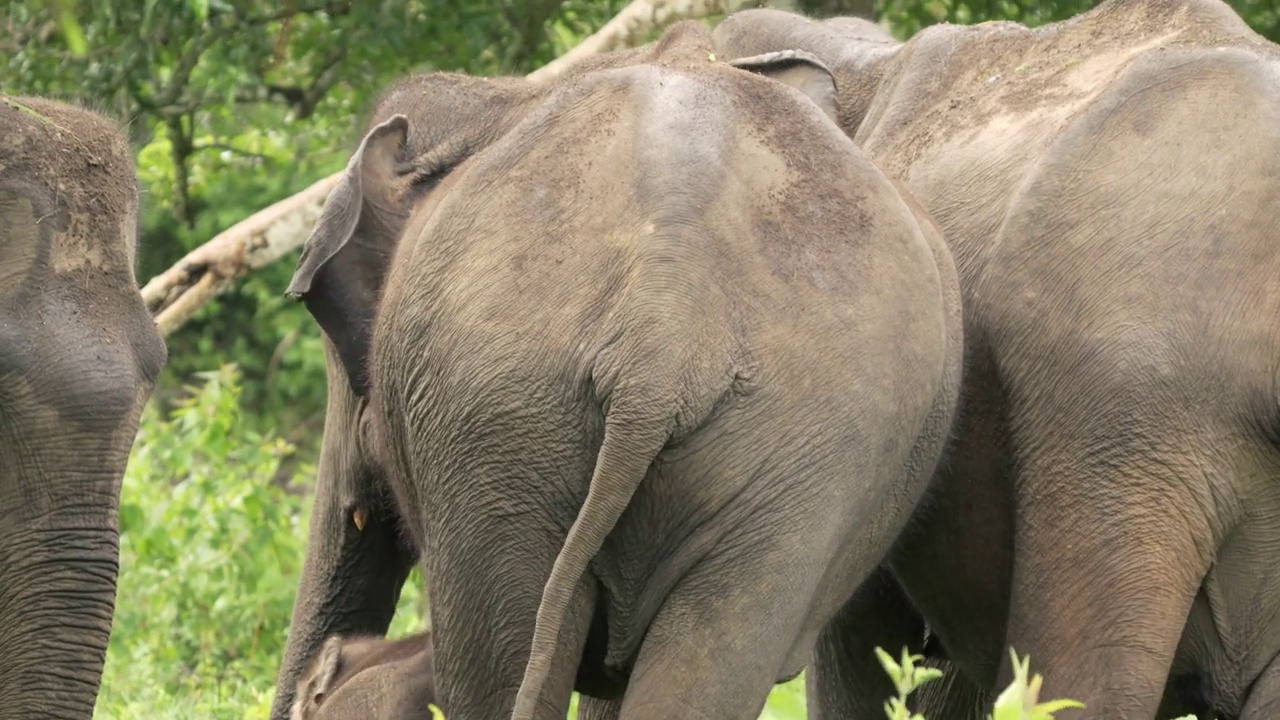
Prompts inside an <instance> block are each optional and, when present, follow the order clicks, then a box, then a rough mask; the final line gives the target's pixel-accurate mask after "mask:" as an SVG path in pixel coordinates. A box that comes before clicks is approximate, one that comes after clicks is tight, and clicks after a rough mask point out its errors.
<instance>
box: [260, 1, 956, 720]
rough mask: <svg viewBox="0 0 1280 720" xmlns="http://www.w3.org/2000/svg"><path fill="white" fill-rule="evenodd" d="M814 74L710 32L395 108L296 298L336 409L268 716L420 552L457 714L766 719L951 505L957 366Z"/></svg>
mask: <svg viewBox="0 0 1280 720" xmlns="http://www.w3.org/2000/svg"><path fill="white" fill-rule="evenodd" d="M815 63H816V61H815V60H814V59H812V58H810V57H807V56H806V55H804V54H802V53H790V52H786V53H777V54H770V55H766V56H760V57H754V58H743V59H741V60H740V61H738V62H737V63H735V64H733V65H730V64H727V63H724V62H721V61H718V60H717V59H716V58H715V57H714V55H713V54H712V53H711V37H710V31H709V29H708V28H706V27H705V26H703V25H702V24H700V23H697V22H686V23H682V24H678V25H674V26H672V27H671V28H670V29H669V30H667V31H666V32H665V33H664V34H663V36H662V37H661V38H659V39H658V40H657V41H655V42H653V43H650V44H649V45H646V46H644V47H642V48H639V49H635V50H627V51H619V52H615V53H610V54H606V55H602V56H597V57H595V58H591V59H588V60H584V61H582V62H581V63H580V64H577V65H575V66H573V68H571V69H570V70H569V71H568V72H567V73H566V74H564V75H562V76H560V77H559V78H558V79H556V80H554V81H552V82H547V83H541V82H534V81H530V80H526V79H523V78H511V77H503V78H493V79H490V78H476V77H468V76H466V75H458V74H450V73H431V74H426V75H417V76H411V77H409V78H407V79H404V80H402V81H400V82H399V83H397V84H396V85H394V86H393V87H392V88H390V89H389V90H388V91H387V92H386V93H385V94H384V95H383V97H382V98H381V99H380V101H379V102H378V103H377V104H376V106H375V108H374V109H373V111H372V113H371V117H370V119H369V120H368V123H367V125H366V129H367V132H366V134H365V135H364V137H363V139H362V140H361V141H360V144H359V146H358V148H357V149H356V151H355V153H354V154H353V155H352V156H351V158H350V160H349V162H348V165H347V167H346V170H345V171H344V172H343V175H342V178H341V180H340V181H339V182H338V184H337V185H336V186H335V188H334V189H333V190H332V192H331V194H330V196H329V198H328V200H327V201H326V204H325V208H324V210H323V213H322V217H321V219H320V220H319V221H318V222H317V224H316V226H315V228H314V230H313V232H312V235H311V237H310V238H309V239H308V241H307V244H306V246H305V249H304V251H303V255H302V257H301V258H300V259H299V261H298V265H297V269H296V271H295V274H294V277H293V280H292V282H291V284H290V287H289V290H288V294H289V295H290V296H291V297H295V298H300V299H301V300H302V301H303V302H304V303H305V304H306V307H307V309H308V311H309V312H310V313H311V315H312V316H313V318H314V319H315V321H316V323H317V324H318V325H319V327H320V328H321V329H322V330H323V334H324V338H325V343H326V345H325V347H326V353H327V354H326V362H327V369H328V372H329V385H328V392H329V406H328V410H327V412H328V414H327V416H326V420H325V423H326V424H325V431H324V437H323V449H322V452H321V459H320V464H319V468H318V474H317V480H316V490H315V493H316V496H315V504H314V508H315V509H314V510H313V516H312V520H311V528H312V530H311V536H310V538H309V541H308V543H309V545H308V549H307V553H306V559H305V562H304V569H303V573H302V578H301V580H300V582H299V589H298V593H297V599H296V601H295V605H294V611H293V618H292V623H291V627H290V633H289V639H288V642H287V648H286V652H285V657H284V660H283V662H282V664H281V669H280V672H279V677H278V681H277V695H276V699H275V705H274V708H273V717H276V718H284V717H286V714H287V710H288V708H289V706H290V704H291V703H292V702H293V695H294V687H295V685H296V677H297V675H298V672H299V668H300V666H301V664H302V662H303V661H304V659H305V658H306V657H309V656H310V655H312V654H313V653H314V651H315V647H316V645H317V643H318V642H319V640H318V639H319V638H321V637H323V636H325V635H327V634H329V633H333V632H344V633H350V632H363V633H375V634H376V633H382V632H385V627H386V624H387V622H388V619H389V618H390V617H391V614H392V612H393V608H394V604H395V600H396V597H397V593H398V591H399V587H400V584H401V583H402V582H403V580H404V577H405V575H406V573H407V572H408V571H409V568H410V567H411V566H412V564H413V563H414V562H418V561H419V560H420V561H421V564H422V569H423V575H424V579H425V582H426V585H427V587H428V588H429V590H430V593H431V609H430V612H431V625H432V643H433V646H434V652H435V657H434V661H435V673H436V675H435V682H436V690H437V693H438V697H439V700H440V707H441V709H442V710H443V711H444V712H445V714H446V715H447V716H448V717H450V718H462V719H468V718H497V717H507V716H511V717H514V718H525V719H526V720H527V719H528V718H533V717H537V718H557V719H558V718H563V717H564V715H565V712H566V708H567V705H568V703H569V700H570V693H571V690H574V689H577V690H578V691H580V692H582V693H583V694H585V695H587V696H591V697H595V698H601V699H603V700H606V701H611V702H614V703H615V706H614V707H615V709H616V713H615V715H616V716H617V717H620V718H623V719H624V720H630V719H632V718H647V719H653V718H666V717H681V718H700V719H703V720H711V719H718V718H742V717H748V716H750V717H755V716H756V715H758V714H759V712H760V710H761V709H762V707H763V706H764V703H765V700H766V697H767V695H768V693H769V691H770V689H771V688H772V686H773V685H774V684H775V682H777V681H779V680H783V679H787V678H790V677H794V676H795V675H797V674H798V673H799V672H800V671H801V670H802V669H803V667H804V666H805V664H806V662H807V657H808V655H809V650H810V647H811V646H812V644H813V642H814V641H815V639H816V637H817V636H818V633H819V631H820V630H821V628H822V627H823V625H824V624H825V622H826V620H827V618H829V617H830V616H831V615H832V613H834V612H835V611H836V610H837V608H838V607H840V605H841V604H842V603H843V601H844V599H845V598H846V597H847V596H849V595H850V594H851V593H852V592H853V591H854V589H855V588H856V587H857V586H858V585H859V584H860V583H861V582H862V580H863V579H864V578H865V577H866V576H867V574H868V573H870V572H871V571H872V570H874V569H875V568H876V567H877V566H878V565H879V564H880V563H881V561H882V560H883V558H884V556H885V554H886V553H887V552H888V551H889V548H890V547H891V545H892V544H893V543H894V541H895V540H896V538H897V537H898V535H899V534H900V533H901V531H902V529H903V527H904V525H905V524H906V522H907V521H908V519H909V517H910V515H911V514H912V512H914V509H915V507H916V505H917V504H918V503H919V502H920V499H921V497H922V496H923V495H925V494H926V492H927V490H928V484H929V479H930V478H931V477H932V476H933V474H934V472H933V471H934V466H935V464H936V463H937V462H938V460H939V458H940V457H941V456H942V452H943V447H944V445H945V443H946V442H947V440H948V438H949V436H950V429H951V424H952V421H953V419H954V412H955V407H956V405H957V403H958V393H959V382H960V372H961V361H962V354H963V346H964V345H963V338H962V336H961V332H962V318H961V308H960V298H959V285H958V278H957V276H956V273H955V268H954V266H953V264H952V261H951V259H950V256H949V254H948V251H947V249H946V244H945V243H944V242H943V240H942V238H941V237H940V236H939V234H938V233H937V231H936V228H935V227H934V226H933V225H932V223H931V221H930V220H929V218H928V216H927V215H926V214H925V213H923V212H922V210H921V209H920V206H919V205H918V204H917V203H916V202H915V201H914V199H912V198H911V196H910V194H909V193H906V192H904V191H903V189H902V188H901V187H900V186H899V185H898V184H896V183H895V182H894V181H892V180H891V179H889V178H888V177H887V176H886V175H885V174H884V173H883V172H881V170H880V169H879V168H878V167H877V166H876V165H875V164H874V163H872V162H870V161H869V160H867V159H866V157H864V156H863V154H862V153H861V152H860V151H858V149H857V148H856V146H855V145H854V144H853V143H852V142H850V141H849V140H848V138H847V137H846V136H845V135H844V134H843V133H842V132H841V131H840V129H839V128H838V127H837V126H836V124H835V122H834V120H833V118H832V116H831V115H830V112H829V111H830V110H831V109H832V107H833V106H831V105H830V103H831V101H832V97H833V96H832V92H833V90H834V88H833V86H832V85H831V83H830V82H827V83H825V84H824V83H822V82H811V81H810V80H811V78H809V77H807V76H803V75H802V74H797V73H796V72H795V71H796V69H797V68H798V67H802V66H806V65H810V64H815ZM774 77H782V78H784V81H775V80H774V79H773V78H774ZM792 77H795V78H802V81H798V82H792V83H788V82H786V81H785V79H786V78H792ZM828 77H829V75H828Z"/></svg>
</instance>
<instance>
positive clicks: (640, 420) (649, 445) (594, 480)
mask: <svg viewBox="0 0 1280 720" xmlns="http://www.w3.org/2000/svg"><path fill="white" fill-rule="evenodd" d="M633 399H635V398H633ZM613 400H614V402H613V403H612V407H611V408H610V410H609V412H608V413H607V414H606V417H605V423H604V438H603V440H602V441H601V443H600V453H599V455H597V457H596V467H595V471H594V472H593V473H592V476H591V485H590V486H589V487H588V489H587V499H586V501H585V502H583V504H582V508H581V509H580V510H579V511H578V517H577V518H576V519H575V520H574V523H573V526H572V527H571V528H569V534H568V536H567V537H566V538H565V541H564V547H562V548H561V549H560V554H559V555H558V556H557V557H556V562H555V565H554V566H553V567H552V569H551V577H550V578H548V579H547V584H546V586H545V587H544V589H543V592H542V602H541V604H540V605H539V606H538V618H537V623H536V624H535V626H534V630H533V646H532V650H531V652H530V654H529V664H528V665H526V666H525V672H524V679H523V680H522V681H521V683H520V690H519V692H518V693H517V694H516V706H515V712H514V713H512V715H511V718H512V720H533V719H534V716H535V713H536V712H537V707H538V700H539V698H540V697H541V696H542V688H543V686H544V685H545V684H546V681H547V676H548V675H549V674H550V672H551V663H552V660H553V656H554V654H555V650H556V645H557V644H558V642H559V638H560V629H561V627H562V626H563V625H564V622H565V616H566V614H567V613H568V611H569V604H570V602H571V601H572V599H573V593H574V590H575V589H576V587H577V584H578V581H579V580H580V579H581V578H582V576H583V574H584V573H585V572H586V571H587V565H588V563H590V562H591V558H593V557H595V555H596V553H597V552H599V551H600V547H601V546H602V545H603V544H604V539H605V537H606V536H607V535H608V534H609V533H610V532H612V531H613V528H614V526H615V525H617V523H618V518H619V517H621V516H622V513H623V511H624V510H626V508H627V505H628V504H629V503H630V502H631V498H632V496H634V495H635V493H636V490H637V489H638V488H639V487H640V483H641V481H643V480H644V477H645V475H646V474H647V473H648V471H649V466H650V464H652V462H653V459H654V458H655V457H656V456H657V454H658V452H659V451H661V450H662V447H663V445H664V444H665V443H666V441H667V438H668V437H669V436H670V433H671V422H673V421H674V418H668V420H670V421H671V422H663V421H662V419H661V418H653V417H648V418H646V417H644V414H643V413H635V412H628V410H629V409H632V408H636V407H645V406H646V405H648V403H637V404H628V403H625V401H624V402H618V400H619V398H617V397H616V396H615V397H614V399H613Z"/></svg>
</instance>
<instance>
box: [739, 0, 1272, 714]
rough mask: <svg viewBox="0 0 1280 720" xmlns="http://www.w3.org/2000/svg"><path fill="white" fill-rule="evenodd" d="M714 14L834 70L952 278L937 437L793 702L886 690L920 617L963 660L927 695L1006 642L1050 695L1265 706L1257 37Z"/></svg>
mask: <svg viewBox="0 0 1280 720" xmlns="http://www.w3.org/2000/svg"><path fill="white" fill-rule="evenodd" d="M714 36H715V40H716V52H717V54H718V55H720V56H722V57H725V58H735V57H740V56H754V55H757V54H759V53H765V52H777V51H787V50H799V51H807V52H810V53H812V54H814V55H816V56H817V57H818V58H819V59H820V60H821V61H822V63H823V64H825V66H826V67H828V68H829V69H830V70H831V71H832V72H833V73H834V76H835V81H836V92H835V102H836V104H837V115H838V117H839V119H840V124H841V126H842V127H843V128H844V130H845V132H846V133H847V134H848V135H849V136H850V137H851V138H852V139H853V140H854V141H855V142H856V143H857V144H858V145H859V146H860V147H861V148H862V149H863V150H864V151H865V152H867V153H868V154H869V155H870V156H871V157H872V158H873V159H875V160H876V162H878V163H879V164H880V165H881V166H882V167H884V168H885V169H886V171H887V172H888V173H889V174H890V175H892V176H894V177H896V178H899V179H901V180H902V181H903V182H904V183H905V185H906V186H907V187H908V189H909V190H910V192H911V193H912V194H914V195H915V197H916V198H917V199H918V200H919V201H920V202H921V203H922V204H923V205H924V206H925V208H926V209H927V210H928V212H929V213H930V214H931V215H932V216H933V218H934V219H935V220H936V221H937V222H938V225H939V227H940V228H941V230H942V234H943V237H944V238H945V239H946V241H947V243H948V245H949V246H950V248H951V250H952V252H953V253H954V255H955V258H956V265H957V267H958V269H959V271H960V276H961V287H962V289H963V292H964V301H965V339H966V368H965V381H964V392H963V400H962V405H961V411H960V417H961V420H960V421H959V424H958V427H957V438H956V442H955V445H954V446H953V447H952V448H951V450H950V452H949V456H948V458H947V459H946V461H945V462H944V463H943V464H942V465H941V468H942V470H941V472H940V475H939V478H938V479H937V482H936V486H935V487H934V488H933V492H931V494H930V496H929V499H928V503H927V504H925V505H924V506H922V509H921V512H920V514H919V516H918V517H917V518H916V519H915V521H914V522H913V523H912V524H911V526H910V531H909V532H908V533H907V534H906V535H904V537H903V538H902V539H901V542H900V543H899V544H898V545H897V546H896V547H895V551H894V553H893V554H892V555H891V556H890V559H889V561H888V562H887V563H886V566H887V568H888V570H887V571H885V572H882V573H880V574H879V575H877V577H876V579H875V581H874V582H873V583H872V584H871V585H868V586H867V587H868V588H870V587H873V586H874V587H875V588H876V590H875V591H874V592H872V591H871V590H869V589H868V590H867V591H866V592H863V593H860V594H859V595H858V596H857V597H856V598H855V599H854V600H853V601H851V602H850V604H849V605H848V606H847V607H846V608H844V609H843V610H842V611H841V613H840V615H839V616H838V617H837V619H836V620H835V621H834V622H833V623H832V624H831V625H830V627H829V630H828V632H826V633H825V634H824V636H823V638H822V639H821V640H820V641H819V645H818V650H817V652H816V653H815V655H814V658H813V660H814V664H813V667H812V671H811V673H810V675H809V676H808V677H809V681H810V685H809V688H810V697H811V705H810V707H811V708H812V709H813V710H812V712H813V714H814V716H816V717H820V718H871V717H879V716H880V713H881V712H882V710H881V708H880V700H881V698H883V696H884V692H883V691H884V688H883V686H880V685H877V683H879V682H881V681H880V680H879V678H880V673H879V672H878V668H876V667H875V666H874V660H873V658H872V655H871V648H872V646H873V645H876V644H880V645H883V646H885V647H891V648H896V647H901V646H902V645H904V644H905V645H909V646H912V647H916V648H919V647H920V646H921V640H920V638H922V637H923V633H922V628H923V625H922V621H927V623H928V625H929V628H930V631H931V633H932V634H933V636H934V637H935V638H936V641H937V653H938V654H939V655H941V656H944V657H946V658H949V660H950V662H951V663H952V665H953V667H955V668H957V669H958V670H959V672H960V673H961V674H962V676H963V677H962V679H963V680H964V681H965V682H967V683H968V684H969V689H968V691H965V690H964V689H963V688H962V687H961V686H962V685H964V684H965V682H957V681H956V679H955V678H951V680H950V681H949V682H950V683H951V684H950V685H949V687H950V688H951V689H952V690H953V691H954V692H951V693H948V695H949V696H950V698H949V699H948V700H947V702H950V700H954V699H955V698H956V697H957V696H963V695H966V694H967V695H968V697H967V698H965V699H962V700H961V701H959V703H958V704H956V705H948V704H940V705H935V706H931V707H926V708H925V712H926V715H927V716H928V717H929V718H930V719H931V720H933V719H934V718H935V717H937V718H951V717H964V716H965V715H966V714H968V713H969V712H970V711H969V709H968V707H967V706H968V705H969V702H970V701H971V700H972V699H973V693H974V692H988V693H989V692H990V691H993V690H995V689H997V688H999V687H1002V686H1003V684H1004V683H1005V682H1007V681H1008V680H1009V677H1010V676H1009V662H1008V655H1007V653H1006V647H1007V646H1009V645H1011V646H1012V647H1013V648H1014V649H1016V650H1017V651H1018V652H1019V653H1021V654H1029V655H1030V657H1031V661H1032V663H1033V666H1034V669H1035V670H1036V671H1037V672H1042V673H1043V674H1044V678H1045V685H1044V689H1043V692H1042V695H1044V696H1052V697H1069V698H1074V699H1076V700H1079V701H1082V702H1084V703H1085V704H1086V706H1087V707H1086V709H1085V710H1084V711H1077V712H1064V713H1063V715H1064V716H1068V715H1074V716H1076V717H1081V716H1087V717H1096V718H1108V719H1111V718H1152V717H1156V716H1159V717H1167V716H1170V715H1172V714H1173V713H1180V712H1198V713H1201V714H1202V716H1206V717H1207V716H1208V714H1209V713H1210V712H1212V713H1213V714H1215V716H1216V717H1218V718H1224V719H1225V718H1268V717H1277V716H1280V660H1277V657H1278V656H1280V569H1278V568H1280V566H1278V565H1277V564H1276V563H1275V562H1273V561H1272V560H1271V556H1272V553H1273V552H1274V549H1275V548H1277V547H1280V282H1278V281H1277V278H1280V234H1278V233H1280V230H1278V229H1277V228H1280V225H1277V223H1276V221H1275V218H1276V217H1277V216H1278V215H1280V62H1278V60H1280V53H1278V52H1277V48H1276V46H1275V45H1273V44H1271V43H1269V42H1267V41H1266V40H1264V39H1263V38H1261V37H1259V36H1258V35H1257V34H1255V33H1254V32H1253V31H1251V30H1250V29H1249V28H1248V27H1247V26H1246V25H1245V23H1244V22H1243V21H1242V20H1241V19H1240V18H1239V17H1238V16H1237V15H1236V14H1235V13H1234V12H1233V11H1232V10H1231V8H1230V7H1229V6H1227V5H1226V4H1224V3H1221V2H1218V1H1217V0H1113V1H1110V2H1105V3H1103V4H1102V5H1100V6H1098V7H1097V8H1095V9H1093V10H1092V11H1090V12H1087V13H1085V14H1083V15H1080V16H1077V17H1075V18H1072V19H1070V20H1067V21H1065V22H1060V23H1055V24H1050V25H1046V26H1043V27H1040V28H1037V29H1028V28H1026V27H1023V26H1022V25H1018V24H1015V23H1008V22H997V23H983V24H980V25H974V26H967V27H965V26H954V25H939V26H935V27H930V28H927V29H925V30H922V31H921V32H919V33H917V34H916V35H915V36H914V37H912V38H911V39H910V40H909V41H907V42H898V41H896V40H894V39H892V38H891V37H889V36H888V35H887V34H885V33H884V32H883V31H880V30H878V29H877V28H875V27H874V26H873V25H871V24H870V23H867V22H865V21H859V20H850V19H841V20H838V21H831V22H814V21H810V20H808V19H805V18H803V17H800V16H798V15H795V14H792V13H786V12H780V11H772V10H748V11H743V12H740V13H737V14H734V15H731V16H730V17H728V18H726V19H725V20H724V21H722V22H721V23H720V24H719V25H718V26H717V27H716V28H715V31H714ZM806 72H809V73H820V72H821V71H820V69H819V68H818V66H808V67H806ZM904 606H905V607H904ZM865 678H870V679H872V680H870V681H867V680H862V679H865ZM957 688H958V689H957Z"/></svg>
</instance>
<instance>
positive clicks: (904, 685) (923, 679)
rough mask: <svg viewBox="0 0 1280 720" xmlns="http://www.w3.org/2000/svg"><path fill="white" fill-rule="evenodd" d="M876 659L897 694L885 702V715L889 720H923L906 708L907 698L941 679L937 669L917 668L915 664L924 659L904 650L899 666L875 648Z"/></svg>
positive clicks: (885, 653) (921, 716)
mask: <svg viewBox="0 0 1280 720" xmlns="http://www.w3.org/2000/svg"><path fill="white" fill-rule="evenodd" d="M876 658H878V659H879V660H880V666H881V667H883V668H884V671H885V672H886V673H888V674H889V679H890V680H892V681H893V688H894V690H895V692H897V695H895V696H894V697H892V698H889V699H888V700H887V701H885V704H884V712H885V715H887V716H889V720H924V716H923V715H921V714H919V713H914V714H913V713H912V712H911V711H910V710H909V709H908V708H907V696H908V695H910V694H911V693H912V692H914V691H915V689H916V688H918V687H920V686H921V685H924V684H925V683H927V682H929V681H930V680H937V679H938V678H940V677H942V671H941V670H939V669H937V668H930V667H917V666H916V663H918V662H920V661H921V660H923V659H924V657H923V656H921V655H912V654H910V653H908V652H907V649H906V648H903V649H902V663H901V664H899V663H896V662H894V661H893V656H892V655H890V654H889V653H887V652H885V651H884V650H882V649H880V648H876Z"/></svg>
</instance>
